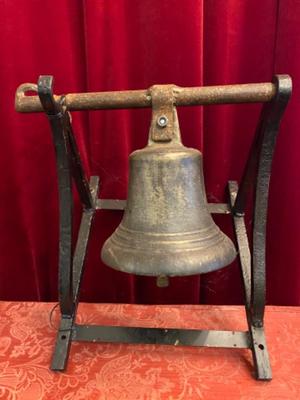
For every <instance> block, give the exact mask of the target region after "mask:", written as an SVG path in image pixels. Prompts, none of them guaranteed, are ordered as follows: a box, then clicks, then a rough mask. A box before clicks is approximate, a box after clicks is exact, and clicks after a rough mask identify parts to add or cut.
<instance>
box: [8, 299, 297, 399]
mask: <svg viewBox="0 0 300 400" xmlns="http://www.w3.org/2000/svg"><path fill="white" fill-rule="evenodd" d="M52 308H53V303H28V302H26V303H25V302H23V303H20V302H18V303H16V302H0V399H8V400H21V399H22V400H25V399H26V400H27V399H28V400H39V399H55V400H60V399H63V400H71V399H72V400H86V399H93V400H96V399H97V400H98V399H108V400H114V399H118V400H122V399H124V400H125V399H129V400H135V399H140V400H144V399H145V400H148V399H149V400H150V399H151V400H160V399H174V400H175V399H222V400H227V399H228V400H229V399H230V400H232V399H240V400H260V399H263V400H269V399H272V400H275V399H278V400H285V399H287V400H292V399H300V346H299V343H300V308H293V307H268V308H267V313H266V323H265V324H266V332H267V340H268V346H269V352H270V357H271V362H272V368H273V380H272V381H271V382H257V381H255V380H254V379H253V377H252V373H253V365H252V358H251V353H250V351H249V350H247V349H207V348H193V347H174V346H158V345H125V344H105V343H103V344H93V343H72V348H71V353H70V360H69V364H68V368H67V370H66V371H65V372H64V373H55V372H52V371H50V370H49V363H50V359H51V354H52V351H53V345H54V339H55V330H54V329H53V327H51V325H50V323H49V314H50V311H51V309H52ZM58 317H59V316H58V309H56V311H55V312H54V315H53V324H56V325H57V324H58V321H59V318H58ZM78 322H80V323H87V324H92V323H97V324H112V325H118V324H119V325H128V326H130V325H131V326H145V327H147V326H149V327H150V326H157V327H158V326H160V327H174V328H179V327H189V328H198V329H201V328H203V329H226V330H227V329H228V330H246V329H247V327H246V323H245V315H244V310H243V308H242V307H238V306H233V307H232V306H188V305H187V306H138V305H116V304H102V305H95V304H81V305H80V307H79V316H78Z"/></svg>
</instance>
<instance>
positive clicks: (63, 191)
mask: <svg viewBox="0 0 300 400" xmlns="http://www.w3.org/2000/svg"><path fill="white" fill-rule="evenodd" d="M52 85H53V79H52V77H48V76H46V77H40V78H39V81H38V85H37V90H38V95H39V97H40V100H41V103H42V105H43V107H44V110H45V113H46V114H47V117H48V119H49V122H50V125H51V130H52V136H53V143H54V147H55V153H56V167H57V177H58V188H59V210H60V214H59V277H58V280H59V282H58V287H59V303H60V310H61V313H62V314H63V315H71V314H72V310H73V301H72V291H73V289H72V260H73V255H72V225H73V224H72V222H73V219H72V209H73V195H72V187H71V169H70V150H69V146H68V138H67V136H66V134H65V130H64V113H63V110H62V106H61V105H60V104H58V103H56V102H55V101H54V99H53V94H52Z"/></svg>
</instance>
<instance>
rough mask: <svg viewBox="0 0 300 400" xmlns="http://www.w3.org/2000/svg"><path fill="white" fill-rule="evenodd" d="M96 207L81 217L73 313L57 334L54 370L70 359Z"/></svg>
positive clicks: (93, 185)
mask: <svg viewBox="0 0 300 400" xmlns="http://www.w3.org/2000/svg"><path fill="white" fill-rule="evenodd" d="M98 187H99V178H98V177H97V176H92V177H91V180H90V191H91V195H92V201H93V203H94V204H95V203H96V198H97V195H98ZM94 214H95V209H90V210H84V211H83V214H82V218H81V223H80V228H79V234H78V239H77V244H76V248H75V253H74V259H73V290H74V291H73V301H74V303H73V304H74V307H73V312H72V315H71V316H70V317H69V316H65V315H62V318H61V322H60V327H59V330H58V332H57V336H56V343H55V349H54V352H53V358H52V362H51V369H52V370H53V371H63V370H64V369H65V368H66V364H67V361H68V356H69V350H70V345H71V341H72V331H73V325H74V323H75V320H76V312H77V306H78V297H79V292H80V285H81V278H82V275H83V272H84V264H85V258H86V253H87V246H88V242H89V236H90V231H91V227H92V221H93V217H94Z"/></svg>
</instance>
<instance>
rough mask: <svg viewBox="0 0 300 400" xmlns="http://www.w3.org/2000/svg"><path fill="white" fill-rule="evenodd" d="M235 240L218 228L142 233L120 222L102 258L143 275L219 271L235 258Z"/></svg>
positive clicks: (120, 268)
mask: <svg viewBox="0 0 300 400" xmlns="http://www.w3.org/2000/svg"><path fill="white" fill-rule="evenodd" d="M236 254H237V252H236V249H235V247H234V245H233V243H232V241H231V240H230V239H229V238H228V237H227V236H226V235H225V234H223V233H222V232H221V231H220V230H219V229H218V228H217V229H214V232H211V235H208V236H206V238H203V232H202V231H199V232H188V233H185V234H184V235H182V234H163V235H162V234H152V233H147V234H146V235H145V234H143V235H141V232H136V231H130V230H128V229H127V228H124V227H122V226H119V228H118V229H117V231H115V233H114V234H113V235H112V236H111V237H110V238H109V239H108V240H107V241H106V242H105V243H104V246H103V248H102V252H101V258H102V261H103V262H104V263H105V264H106V265H108V266H110V267H112V268H114V269H116V270H118V271H122V272H127V273H131V274H135V275H144V276H160V275H166V276H187V275H198V274H204V273H207V272H212V271H216V270H218V269H221V268H224V267H226V266H227V265H229V264H231V263H232V262H233V261H234V259H235V258H236Z"/></svg>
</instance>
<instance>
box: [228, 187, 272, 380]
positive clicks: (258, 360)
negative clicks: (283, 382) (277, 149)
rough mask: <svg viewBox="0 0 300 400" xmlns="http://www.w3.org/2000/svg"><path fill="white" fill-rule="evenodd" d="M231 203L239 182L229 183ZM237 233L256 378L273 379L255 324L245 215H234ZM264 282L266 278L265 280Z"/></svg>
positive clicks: (262, 331) (267, 356) (259, 332)
mask: <svg viewBox="0 0 300 400" xmlns="http://www.w3.org/2000/svg"><path fill="white" fill-rule="evenodd" d="M228 186H229V196H230V203H231V206H232V207H233V206H234V204H235V202H236V197H237V194H238V191H239V188H238V185H237V182H233V181H230V182H229V184H228ZM233 221H234V227H235V235H236V240H237V244H238V250H239V256H240V257H239V259H240V267H241V275H242V280H243V286H244V294H245V308H246V316H247V323H248V329H249V334H250V343H251V346H250V347H251V351H252V357H253V362H254V366H255V373H256V378H257V379H259V380H270V379H272V370H271V365H270V360H269V353H268V349H267V344H266V339H265V332H264V328H256V327H255V326H254V325H253V312H252V308H251V304H252V295H253V292H252V264H251V253H250V248H249V242H248V237H247V232H246V226H245V220H244V217H243V215H236V214H235V215H233ZM263 282H264V280H263ZM264 301H265V299H264V297H262V298H261V302H262V306H263V307H265V303H264Z"/></svg>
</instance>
